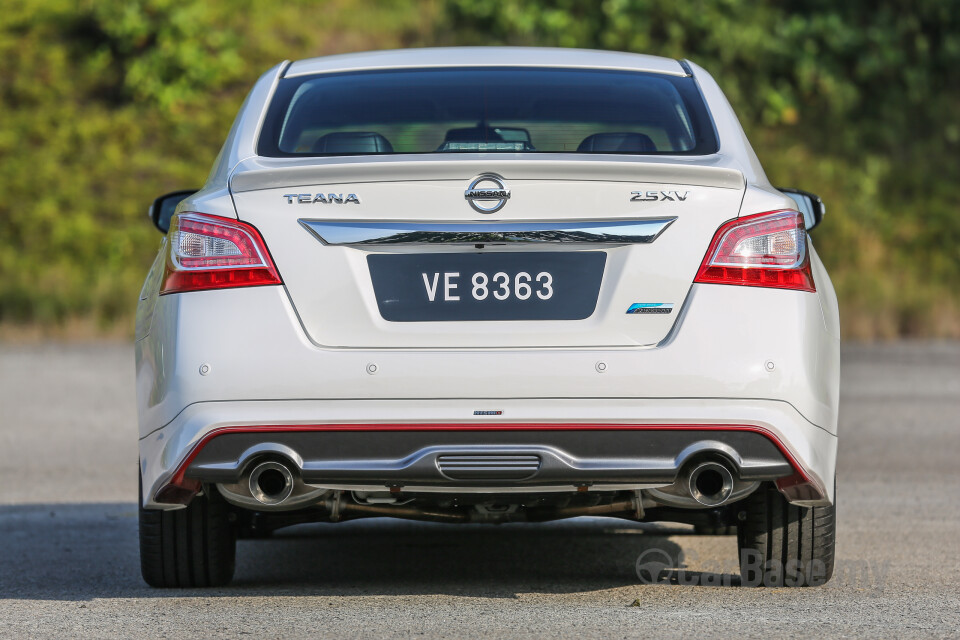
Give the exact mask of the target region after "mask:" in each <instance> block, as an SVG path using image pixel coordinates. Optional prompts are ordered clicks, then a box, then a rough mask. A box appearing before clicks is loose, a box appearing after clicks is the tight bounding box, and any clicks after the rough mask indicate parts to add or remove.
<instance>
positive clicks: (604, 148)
mask: <svg viewBox="0 0 960 640" xmlns="http://www.w3.org/2000/svg"><path fill="white" fill-rule="evenodd" d="M656 150H657V146H656V145H655V144H653V140H651V139H650V136H648V135H645V134H642V133H628V132H624V133H595V134H593V135H592V136H587V137H586V138H584V139H583V142H581V143H580V146H578V147H577V151H584V152H587V153H590V152H593V153H649V152H651V151H656Z"/></svg>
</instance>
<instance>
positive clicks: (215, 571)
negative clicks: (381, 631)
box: [140, 489, 237, 587]
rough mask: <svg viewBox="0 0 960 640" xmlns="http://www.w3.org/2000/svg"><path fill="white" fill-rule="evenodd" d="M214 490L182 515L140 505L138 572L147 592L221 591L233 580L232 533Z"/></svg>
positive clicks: (226, 511)
mask: <svg viewBox="0 0 960 640" xmlns="http://www.w3.org/2000/svg"><path fill="white" fill-rule="evenodd" d="M229 517H230V512H229V509H228V507H227V503H226V502H224V501H223V498H222V497H221V496H220V494H219V493H218V492H217V491H216V490H215V489H214V490H212V491H207V492H205V494H204V495H202V496H196V497H194V499H193V500H191V501H190V504H189V505H187V507H186V508H185V509H177V510H175V511H159V510H154V509H144V508H143V504H142V503H141V505H140V572H141V573H142V574H143V579H144V580H145V581H146V583H147V584H149V585H150V586H151V587H219V586H223V585H225V584H227V583H228V582H230V580H231V579H233V570H234V563H235V560H236V555H237V533H236V528H235V527H234V525H233V524H231V522H230V518H229Z"/></svg>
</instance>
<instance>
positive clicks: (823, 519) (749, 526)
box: [737, 485, 837, 587]
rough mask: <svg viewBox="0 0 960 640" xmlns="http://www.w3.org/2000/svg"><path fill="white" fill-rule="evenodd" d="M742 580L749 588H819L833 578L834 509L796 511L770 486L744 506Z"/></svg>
mask: <svg viewBox="0 0 960 640" xmlns="http://www.w3.org/2000/svg"><path fill="white" fill-rule="evenodd" d="M739 506H740V507H741V513H742V514H743V515H742V516H741V518H745V519H742V521H741V522H740V525H739V526H738V527H737V546H738V547H739V550H740V577H741V580H742V584H743V585H745V586H763V587H818V586H820V585H822V584H826V582H827V581H828V580H830V577H831V576H832V575H833V559H834V548H835V545H836V528H837V519H836V507H835V506H834V505H831V506H829V507H798V506H796V505H792V504H790V503H789V502H787V501H786V499H785V498H784V497H783V496H782V495H781V494H780V492H779V491H777V489H776V487H774V486H772V485H764V486H762V487H760V488H759V489H757V491H755V492H754V493H753V494H751V495H750V496H749V497H748V498H747V499H746V500H744V501H743V502H742V503H741V504H740V505H739Z"/></svg>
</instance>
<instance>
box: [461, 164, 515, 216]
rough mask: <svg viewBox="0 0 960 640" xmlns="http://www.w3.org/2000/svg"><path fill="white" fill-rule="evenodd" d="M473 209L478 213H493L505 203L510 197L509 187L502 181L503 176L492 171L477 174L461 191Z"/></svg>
mask: <svg viewBox="0 0 960 640" xmlns="http://www.w3.org/2000/svg"><path fill="white" fill-rule="evenodd" d="M463 197H464V198H466V199H467V202H469V203H470V206H471V207H473V209H474V211H477V212H479V213H495V212H497V211H500V209H502V208H503V205H505V204H507V200H509V199H510V189H507V186H506V185H505V184H504V183H503V178H501V177H500V176H498V175H495V174H492V173H485V174H483V175H480V176H477V177H476V178H474V179H473V182H471V183H470V186H469V187H467V190H466V191H464V192H463Z"/></svg>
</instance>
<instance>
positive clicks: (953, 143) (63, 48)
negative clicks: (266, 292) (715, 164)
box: [0, 0, 960, 339]
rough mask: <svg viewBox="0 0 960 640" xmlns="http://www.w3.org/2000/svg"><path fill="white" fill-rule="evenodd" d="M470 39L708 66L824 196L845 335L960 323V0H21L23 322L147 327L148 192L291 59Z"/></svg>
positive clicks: (168, 185)
mask: <svg viewBox="0 0 960 640" xmlns="http://www.w3.org/2000/svg"><path fill="white" fill-rule="evenodd" d="M461 44H463V45H477V44H514V45H544V46H563V47H587V48H601V49H616V50H623V51H636V52H642V53H652V54H657V55H664V56H671V57H676V58H690V59H691V60H693V61H695V62H697V63H698V64H700V65H702V66H703V67H705V68H706V69H708V70H709V71H710V72H711V73H712V74H713V75H714V76H715V77H716V79H717V80H718V82H719V83H720V85H721V87H723V89H724V90H725V92H726V93H727V96H728V97H729V98H730V101H731V102H732V103H733V106H734V108H735V109H736V111H737V113H738V114H739V116H740V118H741V120H742V122H743V124H744V127H745V128H746V129H747V133H748V135H749V136H750V137H751V140H752V141H753V144H754V146H755V148H756V150H757V153H758V154H759V156H760V159H761V161H762V162H763V164H764V167H765V169H766V170H767V173H768V175H769V176H770V178H771V180H772V181H773V182H774V183H775V184H778V185H781V186H795V187H800V188H804V189H808V190H811V191H814V192H816V193H819V194H820V195H821V196H823V198H824V201H825V202H826V204H827V209H828V214H827V218H826V219H825V222H824V224H823V225H822V227H820V228H818V229H817V230H816V231H815V232H814V236H813V237H814V242H815V244H816V246H817V248H818V250H819V251H820V253H821V255H822V257H823V259H824V261H825V262H826V264H827V266H828V268H829V269H830V271H831V274H832V276H833V280H834V283H835V284H836V287H837V291H838V294H839V296H840V301H841V317H842V321H843V329H844V335H845V337H846V338H861V339H886V338H895V337H900V336H924V337H952V338H957V337H960V215H958V206H960V205H958V203H960V2H958V1H956V0H940V1H937V0H875V1H867V0H846V1H845V2H835V1H833V0H831V1H819V0H808V1H803V2H801V1H789V0H787V1H784V0H780V1H778V0H717V1H714V2H707V1H691V2H677V1H676V0H603V1H599V0H597V1H592V0H580V1H577V0H538V1H533V0H432V1H424V2H415V1H408V2H404V1H400V0H330V1H328V2H307V1H304V0H286V1H284V2H267V1H258V0H199V1H197V0H126V1H122V0H95V1H94V0H33V1H24V0H7V1H6V2H5V3H4V7H3V10H2V11H0V326H2V327H4V328H5V329H6V330H7V331H8V332H9V331H10V330H13V331H17V330H19V329H22V328H24V327H39V328H40V330H41V331H44V332H49V331H52V332H56V331H63V330H64V328H65V327H81V329H79V331H81V332H83V333H94V334H97V333H117V332H119V333H120V334H126V335H129V334H130V333H131V329H130V326H131V324H132V322H131V317H132V313H133V309H134V306H135V302H136V299H137V293H138V291H139V288H140V285H141V282H142V279H143V276H144V275H145V273H146V270H147V268H148V266H149V264H150V262H151V261H152V259H153V256H154V254H155V250H156V247H157V244H158V242H159V235H158V234H157V232H156V231H155V230H154V229H153V228H152V226H151V225H150V223H149V222H148V220H147V218H146V216H145V210H146V207H147V206H148V204H149V203H150V202H151V201H152V199H153V198H154V197H155V196H157V195H159V194H161V193H164V192H167V191H171V190H174V189H180V188H190V187H194V186H199V185H200V184H202V183H203V181H204V179H205V177H206V174H207V172H208V170H209V167H210V165H211V164H212V161H213V159H214V157H215V156H216V154H217V152H218V150H219V147H220V145H221V143H222V142H223V139H224V137H225V136H226V133H227V130H228V129H229V126H230V124H231V122H232V120H233V117H234V115H235V114H236V111H237V109H238V108H239V106H240V103H241V102H242V100H243V98H244V96H245V94H246V92H247V90H248V89H249V88H250V87H251V86H252V84H253V82H254V80H255V79H256V78H257V77H258V76H259V74H261V73H262V72H263V71H265V70H266V69H267V68H269V67H270V66H272V65H274V64H276V63H277V62H279V61H281V60H283V59H297V58H305V57H312V56H318V55H327V54H332V53H340V52H348V51H358V50H367V49H383V48H396V47H410V46H431V45H461ZM11 328H12V329H11Z"/></svg>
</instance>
